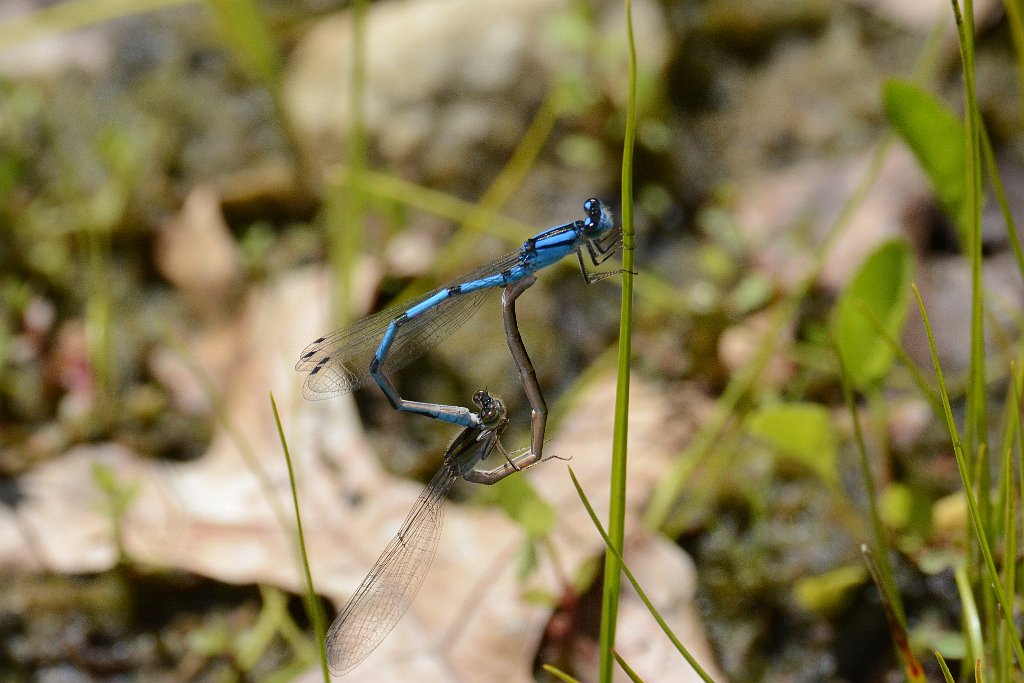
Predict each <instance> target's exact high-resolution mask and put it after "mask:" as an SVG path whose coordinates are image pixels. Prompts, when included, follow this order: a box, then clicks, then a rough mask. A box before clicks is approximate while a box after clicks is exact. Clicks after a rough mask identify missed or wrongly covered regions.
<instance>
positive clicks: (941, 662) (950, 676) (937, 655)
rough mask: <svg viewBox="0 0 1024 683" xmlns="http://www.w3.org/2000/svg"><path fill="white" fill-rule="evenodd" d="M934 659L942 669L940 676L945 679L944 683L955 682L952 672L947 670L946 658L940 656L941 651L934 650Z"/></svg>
mask: <svg viewBox="0 0 1024 683" xmlns="http://www.w3.org/2000/svg"><path fill="white" fill-rule="evenodd" d="M935 659H937V660H938V661H939V668H940V669H942V677H943V678H944V679H946V683H955V681H954V680H953V674H952V673H951V672H950V671H949V667H948V666H946V660H945V659H943V658H942V653H941V652H939V651H938V650H936V651H935Z"/></svg>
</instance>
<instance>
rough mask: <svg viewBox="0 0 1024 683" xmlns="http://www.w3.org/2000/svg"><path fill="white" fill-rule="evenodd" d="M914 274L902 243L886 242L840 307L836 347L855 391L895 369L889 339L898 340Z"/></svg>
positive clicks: (852, 283) (867, 262)
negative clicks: (891, 367)
mask: <svg viewBox="0 0 1024 683" xmlns="http://www.w3.org/2000/svg"><path fill="white" fill-rule="evenodd" d="M912 270H913V266H912V260H911V254H910V249H909V248H908V247H907V245H906V244H905V243H904V242H903V241H902V240H891V241H889V242H884V243H882V244H881V245H880V246H879V247H878V248H877V249H876V250H875V251H874V252H873V253H871V254H870V255H869V256H868V257H867V259H866V260H865V261H864V263H863V264H862V265H861V267H860V270H858V271H857V273H856V274H854V276H853V279H852V280H851V281H850V284H849V285H847V287H846V291H844V292H843V294H842V296H841V297H840V298H839V301H838V302H837V304H836V309H835V318H834V321H835V322H834V324H835V332H836V342H837V344H838V347H839V353H840V354H841V355H842V357H843V363H844V364H845V365H846V368H847V371H848V372H849V373H850V380H851V382H852V383H853V386H854V387H855V388H857V389H865V388H867V387H869V386H871V385H873V384H875V383H876V382H878V381H879V380H880V379H882V377H884V376H885V374H886V373H887V372H888V371H889V368H890V366H891V365H892V362H893V359H894V357H895V351H894V349H893V347H892V343H891V341H890V340H898V339H899V337H900V333H901V332H902V330H903V323H904V322H905V321H906V319H907V306H908V305H909V294H910V281H911V277H912ZM879 326H880V327H881V328H882V329H883V330H885V333H886V334H885V335H883V334H880V332H879V329H878V328H879ZM886 335H888V339H887V338H886Z"/></svg>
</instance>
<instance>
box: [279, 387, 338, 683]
mask: <svg viewBox="0 0 1024 683" xmlns="http://www.w3.org/2000/svg"><path fill="white" fill-rule="evenodd" d="M270 407H271V408H272V409H273V410H274V423H275V424H276V425H277V435H278V437H280V439H281V449H282V450H283V451H284V460H285V462H286V463H287V464H288V484H289V486H290V487H291V490H292V504H293V505H294V506H295V529H296V531H297V532H298V537H299V556H300V557H301V558H302V569H303V571H304V573H305V577H306V594H305V595H304V596H303V602H305V603H306V612H307V613H308V614H309V618H310V620H311V621H312V622H313V633H314V634H315V635H316V644H317V653H318V659H319V660H320V669H321V671H322V672H323V676H324V682H325V683H327V681H330V679H331V676H330V674H329V673H328V671H327V657H326V655H325V654H324V615H323V613H322V612H321V611H320V602H319V600H318V599H317V596H316V590H315V589H314V588H313V575H312V573H310V571H309V556H308V555H307V554H306V537H305V535H304V534H303V533H302V514H301V513H300V512H299V493H298V489H297V488H296V485H295V470H294V468H293V467H292V455H291V451H289V450H288V440H287V439H285V437H284V427H282V426H281V416H280V415H279V414H278V412H277V401H276V400H274V394H270Z"/></svg>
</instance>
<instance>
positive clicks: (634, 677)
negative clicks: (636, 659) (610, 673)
mask: <svg viewBox="0 0 1024 683" xmlns="http://www.w3.org/2000/svg"><path fill="white" fill-rule="evenodd" d="M612 656H613V657H615V663H616V664H618V665H619V668H620V669H622V670H623V671H624V672H625V673H626V675H627V676H629V680H631V681H633V683H643V680H644V679H642V678H640V674H638V673H637V672H635V671H633V667H631V666H630V665H629V664H627V663H626V660H625V659H623V658H622V655H620V654H619V653H618V652H615V651H614V650H613V651H612Z"/></svg>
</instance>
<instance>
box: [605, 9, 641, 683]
mask: <svg viewBox="0 0 1024 683" xmlns="http://www.w3.org/2000/svg"><path fill="white" fill-rule="evenodd" d="M625 10H626V38H627V41H628V44H629V96H628V99H627V101H626V130H625V135H624V137H625V141H624V143H623V149H622V268H623V273H622V307H621V312H620V316H619V356H618V374H617V383H616V387H615V423H614V429H615V431H614V435H613V437H612V439H613V442H612V468H611V482H610V483H609V491H608V497H609V511H608V531H609V534H610V537H611V543H610V545H609V546H608V550H609V551H608V552H606V553H605V562H604V570H605V571H604V586H603V587H602V588H603V589H602V593H601V635H600V643H601V671H600V680H601V681H602V682H603V683H610V682H611V680H612V673H613V670H614V660H613V659H612V650H613V649H614V648H615V625H616V620H617V618H618V610H619V589H620V587H621V582H622V576H621V571H620V562H621V559H620V558H621V550H622V544H623V540H624V538H625V529H626V457H627V449H626V440H627V436H628V429H629V370H630V364H629V360H630V355H631V349H632V333H633V272H634V269H633V247H634V244H633V240H634V235H633V147H634V145H635V143H636V45H635V43H634V40H633V4H632V2H631V0H625Z"/></svg>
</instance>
